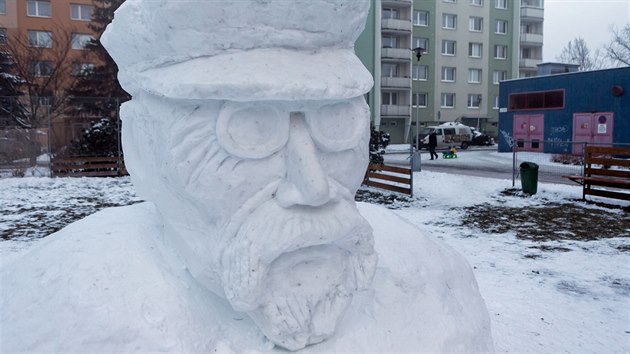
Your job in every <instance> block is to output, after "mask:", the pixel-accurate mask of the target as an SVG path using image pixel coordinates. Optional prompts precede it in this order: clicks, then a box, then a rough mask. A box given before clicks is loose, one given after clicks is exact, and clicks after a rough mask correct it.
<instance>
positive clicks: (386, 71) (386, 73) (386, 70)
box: [381, 63, 398, 77]
mask: <svg viewBox="0 0 630 354" xmlns="http://www.w3.org/2000/svg"><path fill="white" fill-rule="evenodd" d="M381 76H382V77H397V76H398V65H396V64H391V63H383V66H382V69H381Z"/></svg>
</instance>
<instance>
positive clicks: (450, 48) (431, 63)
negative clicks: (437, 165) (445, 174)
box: [357, 0, 544, 143]
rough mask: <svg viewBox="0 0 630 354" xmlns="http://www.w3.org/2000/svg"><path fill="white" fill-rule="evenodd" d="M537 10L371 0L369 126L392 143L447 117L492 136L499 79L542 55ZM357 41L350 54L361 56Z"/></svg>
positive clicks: (539, 6) (454, 0)
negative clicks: (388, 138)
mask: <svg viewBox="0 0 630 354" xmlns="http://www.w3.org/2000/svg"><path fill="white" fill-rule="evenodd" d="M543 11H544V10H543V0H521V1H519V0H435V1H425V0H413V1H412V0H373V4H372V12H373V16H372V17H371V21H373V22H372V23H369V24H368V27H367V30H366V32H367V31H374V33H373V35H372V38H373V42H371V43H370V44H369V48H370V50H373V54H372V55H369V57H370V58H371V60H372V61H371V65H372V67H373V68H374V70H373V71H372V72H373V74H374V78H375V89H374V92H372V93H371V94H370V100H369V102H370V106H371V108H372V111H373V113H372V115H373V117H372V119H373V122H374V125H375V126H376V128H377V129H378V130H382V131H386V132H388V133H390V135H391V137H392V142H394V143H403V142H409V141H411V139H412V137H413V136H414V135H415V132H416V129H421V128H422V127H424V126H430V125H438V124H441V123H444V122H452V121H459V122H462V123H464V124H467V125H469V126H472V127H476V128H478V129H479V130H481V131H485V132H488V133H489V134H492V135H495V136H496V135H497V134H498V129H497V125H498V117H499V82H500V81H503V80H508V79H513V78H517V77H519V76H524V77H527V76H532V75H535V73H536V70H537V66H536V65H537V64H539V63H540V62H542V43H543V42H542V37H543V32H542V29H543ZM363 36H366V37H367V36H368V35H366V33H364V35H363ZM363 38H365V37H363ZM365 44H366V41H359V42H357V53H358V55H359V57H360V58H362V60H364V62H367V60H365V59H364V58H366V52H368V51H369V50H366V49H365V48H366V47H365ZM417 48H421V50H420V53H421V55H422V56H421V57H419V58H418V57H417V56H416V54H417V52H418V50H414V49H417ZM368 68H369V66H368Z"/></svg>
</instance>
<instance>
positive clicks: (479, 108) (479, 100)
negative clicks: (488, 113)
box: [477, 95, 481, 132]
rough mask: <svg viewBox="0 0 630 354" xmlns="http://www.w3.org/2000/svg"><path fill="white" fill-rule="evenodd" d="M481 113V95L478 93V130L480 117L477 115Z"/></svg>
mask: <svg viewBox="0 0 630 354" xmlns="http://www.w3.org/2000/svg"><path fill="white" fill-rule="evenodd" d="M480 114H481V95H479V98H477V131H478V132H479V131H481V130H479V126H480V125H481V123H480V120H481V118H480V117H479V115H480Z"/></svg>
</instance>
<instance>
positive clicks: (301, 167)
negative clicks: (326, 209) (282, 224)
mask: <svg viewBox="0 0 630 354" xmlns="http://www.w3.org/2000/svg"><path fill="white" fill-rule="evenodd" d="M289 129H290V130H289V141H288V143H287V146H286V154H287V157H286V166H287V172H286V176H285V178H284V180H283V181H282V182H281V183H280V185H279V186H278V191H277V193H276V198H277V200H278V203H279V204H280V205H281V206H283V207H289V206H292V205H308V206H320V205H323V204H326V203H327V202H328V201H329V200H330V198H331V196H330V186H329V184H328V176H327V174H326V171H325V170H324V168H323V167H322V165H321V163H320V160H319V157H318V152H317V147H316V146H315V143H314V142H313V139H312V138H311V135H310V133H309V129H308V126H307V124H306V120H305V119H304V113H302V112H292V113H291V121H290V128H289Z"/></svg>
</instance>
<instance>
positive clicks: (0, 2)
mask: <svg viewBox="0 0 630 354" xmlns="http://www.w3.org/2000/svg"><path fill="white" fill-rule="evenodd" d="M6 13H7V2H6V0H0V14H6Z"/></svg>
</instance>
